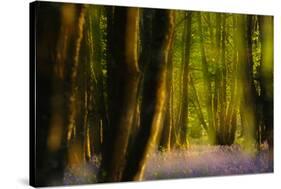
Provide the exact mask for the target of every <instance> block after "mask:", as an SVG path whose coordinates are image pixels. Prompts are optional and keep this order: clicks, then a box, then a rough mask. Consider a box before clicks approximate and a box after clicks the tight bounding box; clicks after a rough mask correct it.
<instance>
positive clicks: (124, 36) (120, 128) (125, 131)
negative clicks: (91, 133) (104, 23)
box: [101, 7, 140, 182]
mask: <svg viewBox="0 0 281 189" xmlns="http://www.w3.org/2000/svg"><path fill="white" fill-rule="evenodd" d="M113 19H114V22H113V28H114V29H115V32H114V33H112V34H113V36H112V41H111V42H110V43H111V45H113V48H112V50H113V51H112V52H113V54H112V56H113V59H112V60H111V61H113V60H114V61H115V62H110V63H112V64H115V65H109V66H115V67H114V68H113V70H112V72H113V73H112V74H113V80H112V81H111V82H114V83H113V84H114V86H115V88H114V90H113V94H111V96H110V97H109V98H111V99H110V103H112V104H111V109H110V111H112V112H110V113H111V115H110V122H109V127H110V128H109V129H110V130H111V134H110V137H111V138H107V139H106V140H107V144H106V146H105V147H106V151H107V153H106V154H105V155H106V156H107V157H106V158H104V159H103V160H102V165H101V167H102V168H103V170H102V171H103V173H102V174H104V175H105V178H104V180H105V181H111V182H112V181H120V180H121V178H122V174H123V170H124V166H125V163H126V152H127V147H128V141H129V136H130V131H131V128H132V124H133V120H134V112H135V109H136V105H137V96H138V94H137V92H138V86H139V80H140V74H139V66H138V53H137V44H138V30H139V29H138V26H139V9H138V8H124V7H118V8H115V10H114V17H113ZM109 74H110V73H109ZM108 136H109V135H107V137H108Z"/></svg>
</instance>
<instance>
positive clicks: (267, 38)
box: [259, 16, 273, 150]
mask: <svg viewBox="0 0 281 189" xmlns="http://www.w3.org/2000/svg"><path fill="white" fill-rule="evenodd" d="M259 26H260V37H261V82H260V83H261V98H262V104H263V115H264V117H263V119H264V124H265V136H266V137H265V138H266V140H267V142H268V145H269V148H270V149H271V150H273V17H270V16H259Z"/></svg>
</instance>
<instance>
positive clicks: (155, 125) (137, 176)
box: [123, 10, 174, 180]
mask: <svg viewBox="0 0 281 189" xmlns="http://www.w3.org/2000/svg"><path fill="white" fill-rule="evenodd" d="M173 27H174V13H173V11H168V10H155V12H154V15H153V20H152V44H151V45H152V46H151V47H152V48H151V50H152V53H151V54H152V56H151V58H150V61H149V64H148V65H147V66H146V70H145V74H144V88H143V99H142V104H141V126H140V130H139V132H138V135H137V136H136V140H135V144H134V149H133V150H132V151H131V152H130V154H129V156H128V164H127V167H126V169H125V172H124V173H125V175H124V177H123V180H142V179H143V173H144V169H145V166H146V160H147V158H148V156H149V154H150V153H151V152H152V150H154V149H155V147H156V143H157V139H158V137H159V136H158V135H159V133H160V132H161V129H162V124H163V121H164V116H165V106H166V104H167V103H166V101H167V66H168V55H169V51H170V48H171V44H172V36H173Z"/></svg>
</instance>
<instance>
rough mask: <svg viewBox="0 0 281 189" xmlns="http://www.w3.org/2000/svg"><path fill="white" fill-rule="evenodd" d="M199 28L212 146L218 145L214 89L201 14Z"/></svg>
mask: <svg viewBox="0 0 281 189" xmlns="http://www.w3.org/2000/svg"><path fill="white" fill-rule="evenodd" d="M197 18H198V28H199V41H200V52H201V59H202V72H203V79H204V92H205V94H206V106H207V115H208V137H209V141H210V143H212V144H215V143H216V137H215V128H214V116H213V104H212V88H211V81H210V80H211V78H210V73H209V71H208V63H207V58H206V52H205V46H204V38H203V36H204V35H203V29H202V19H201V14H200V13H198V15H197Z"/></svg>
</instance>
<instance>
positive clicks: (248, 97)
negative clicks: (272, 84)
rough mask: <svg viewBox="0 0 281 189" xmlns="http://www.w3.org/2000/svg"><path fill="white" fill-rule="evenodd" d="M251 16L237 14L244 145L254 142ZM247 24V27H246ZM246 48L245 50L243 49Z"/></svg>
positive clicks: (248, 145) (254, 102)
mask: <svg viewBox="0 0 281 189" xmlns="http://www.w3.org/2000/svg"><path fill="white" fill-rule="evenodd" d="M251 19H252V18H251V16H247V17H246V16H243V15H239V16H238V28H239V29H238V32H237V33H238V37H239V39H238V40H237V41H238V56H239V58H238V60H239V69H238V73H239V74H240V80H239V85H240V87H241V102H240V106H241V108H240V110H241V111H242V112H241V116H242V119H243V122H244V123H243V124H244V126H243V127H244V137H245V138H246V144H245V145H246V147H247V148H249V149H250V146H251V145H252V144H253V143H255V127H256V125H257V124H256V100H255V99H256V96H255V95H256V94H255V89H254V83H253V72H252V69H253V61H252V47H251V36H252V35H251V28H250V27H251ZM247 26H248V27H247ZM245 49H246V51H245Z"/></svg>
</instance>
